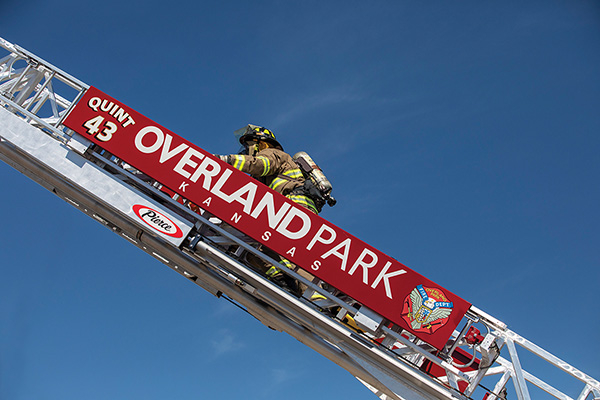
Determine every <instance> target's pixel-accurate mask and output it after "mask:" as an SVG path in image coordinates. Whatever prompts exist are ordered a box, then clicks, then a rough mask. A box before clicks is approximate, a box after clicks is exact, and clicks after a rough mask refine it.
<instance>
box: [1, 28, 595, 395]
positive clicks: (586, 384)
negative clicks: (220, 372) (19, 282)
mask: <svg viewBox="0 0 600 400" xmlns="http://www.w3.org/2000/svg"><path fill="white" fill-rule="evenodd" d="M0 51H2V52H1V53H0V158H1V159H2V160H3V161H4V162H5V163H7V164H8V165H10V166H12V167H13V168H15V169H16V170H18V171H20V172H21V173H23V174H24V175H26V176H28V177H29V178H31V179H32V180H34V181H35V182H37V183H39V184H40V185H42V186H43V187H45V188H46V189H48V190H49V191H51V192H53V193H54V194H56V195H57V196H59V197H60V198H61V199H63V200H65V201H66V202H67V203H68V204H71V205H72V206H74V207H76V208H77V209H79V210H80V211H82V212H83V213H85V214H87V215H88V216H89V217H91V218H93V219H95V220H96V221H98V222H99V223H101V224H102V225H104V226H106V227H107V228H108V229H110V230H112V231H113V232H114V233H115V234H117V235H119V236H121V237H122V238H124V239H125V240H127V241H128V242H129V243H131V244H133V245H135V246H136V247H138V248H139V249H141V250H143V251H145V252H146V253H148V254H149V255H151V256H152V257H154V258H155V259H157V260H158V261H160V262H161V263H163V264H164V265H166V266H168V267H169V268H171V269H172V270H174V271H176V272H177V273H179V274H181V275H182V276H183V277H185V278H186V279H188V280H189V281H191V282H193V283H195V284H196V285H198V286H200V287H201V288H203V289H205V290H206V291H208V292H209V293H211V294H213V295H214V296H217V297H220V298H223V299H226V300H228V301H231V302H233V303H235V304H237V305H239V306H240V307H241V308H243V309H244V310H246V311H247V312H248V313H250V314H251V315H253V316H254V317H255V318H256V319H258V320H259V321H260V322H261V323H263V324H264V325H266V326H268V327H269V328H272V329H275V330H277V331H281V332H286V333H287V334H289V335H290V336H292V337H294V338H296V339H297V340H299V341H300V342H302V343H304V344H305V345H307V346H308V347H310V348H312V349H314V350H315V351H317V352H319V353H320V354H322V355H323V356H325V357H327V358H328V359H330V360H331V361H333V362H334V363H336V364H338V365H339V366H341V367H342V368H344V369H346V370H347V371H348V372H350V373H351V374H352V375H353V376H355V377H356V378H357V379H358V380H359V381H361V382H362V383H363V384H364V385H365V386H367V387H368V388H369V389H370V390H371V391H372V392H373V393H374V394H375V395H376V396H378V397H379V398H381V399H383V400H385V399H401V400H433V399H440V400H441V399H448V400H450V399H461V400H462V399H486V400H494V399H506V397H507V392H508V389H510V387H509V386H507V385H508V383H509V381H511V382H512V392H514V393H515V394H516V398H518V399H520V400H527V399H531V398H532V393H536V394H535V398H538V395H537V393H543V394H544V396H546V397H545V398H556V399H573V400H575V399H577V400H584V399H588V400H589V399H594V400H600V383H599V382H598V381H597V380H595V379H593V378H592V377H590V376H588V375H587V374H585V373H583V372H582V371H580V370H578V369H576V368H575V367H573V366H571V365H569V364H568V363H566V362H565V361H563V360H561V359H559V358H558V357H556V356H554V355H552V354H551V353H549V352H548V351H546V350H544V349H542V348H540V347H539V346H537V345H535V344H534V343H532V342H531V341H529V340H527V339H525V338H524V337H522V336H520V335H518V334H517V333H515V332H513V331H511V330H510V329H508V327H507V325H506V324H505V323H503V322H501V321H499V320H498V319H496V318H494V317H492V316H491V315H488V314H487V313H485V312H484V311H482V310H480V309H478V308H477V307H475V306H473V305H472V304H470V303H468V302H467V301H465V300H463V299H462V298H460V297H459V296H456V295H455V294H453V293H451V292H450V291H448V290H446V289H444V288H443V287H441V286H439V285H438V284H436V283H434V282H432V281H430V280H428V279H427V278H425V277H423V276H421V275H420V274H418V273H417V272H415V271H413V270H411V269H410V268H408V267H406V266H404V265H402V264H400V263H399V262H397V261H396V260H394V259H392V258H391V257H389V256H386V255H385V254H383V253H381V252H379V251H378V250H377V249H374V248H372V247H371V246H369V245H367V244H365V243H363V242H361V241H360V240H358V239H356V238H355V237H353V236H351V235H349V234H348V233H346V232H344V231H343V230H341V229H339V228H338V227H336V226H334V225H333V224H330V223H329V222H327V221H326V220H324V219H322V218H321V217H319V216H316V215H311V213H307V212H305V211H306V210H304V209H302V208H301V207H298V206H297V205H295V204H294V203H292V202H291V201H289V200H288V199H286V198H284V197H283V196H281V195H279V194H277V193H275V192H273V191H271V190H270V189H268V188H266V187H265V186H264V185H261V184H258V183H256V181H254V180H253V179H252V178H250V177H249V176H247V175H246V174H243V173H242V172H240V171H237V170H235V169H233V168H232V167H230V166H228V165H226V164H225V163H223V162H221V161H220V160H218V159H217V158H216V157H214V156H212V155H211V154H210V153H208V152H206V151H204V150H203V149H201V148H199V147H197V146H195V145H194V144H192V143H190V142H188V141H186V140H185V139H183V138H181V137H179V136H177V135H176V134H174V133H173V132H170V131H169V130H168V129H166V128H164V127H161V126H160V125H158V124H156V123H154V122H153V121H151V120H149V119H148V118H146V117H145V116H143V115H141V114H139V113H137V112H136V111H135V110H133V109H131V108H129V107H127V106H126V105H124V104H122V103H120V102H119V101H117V100H115V99H113V98H111V97H110V96H108V95H107V94H105V93H103V92H101V91H100V90H99V89H97V88H95V87H92V86H89V85H87V84H85V83H84V82H81V81H79V80H78V79H76V78H74V77H72V76H70V75H69V74H67V73H66V72H64V71H62V70H60V69H59V68H57V67H55V66H53V65H52V64H50V63H48V62H46V61H44V60H42V59H41V58H39V57H37V56H35V55H34V54H32V53H30V52H29V51H27V50H25V49H23V48H21V47H19V46H18V45H15V44H12V43H10V42H8V41H6V40H4V39H2V38H0ZM261 246H262V247H268V248H270V249H271V250H273V251H275V252H276V253H277V254H280V255H281V256H282V257H285V258H286V259H289V260H290V261H292V262H293V264H294V266H295V268H292V269H286V268H282V272H283V273H284V274H286V275H288V276H289V277H290V278H291V279H293V280H295V281H296V282H299V283H301V284H302V285H301V286H302V287H303V288H306V289H305V290H304V291H303V293H297V292H290V291H288V290H286V289H285V288H282V287H280V286H278V285H276V284H275V283H274V282H272V281H270V280H268V279H267V278H266V277H265V276H264V275H262V274H261V273H259V272H257V270H256V269H255V268H254V267H253V265H252V263H250V262H249V261H248V260H249V258H248V255H253V256H254V257H255V258H260V259H262V260H264V261H265V262H266V263H269V264H271V265H278V261H279V260H275V259H273V258H272V257H270V256H268V255H267V254H269V253H267V254H265V252H263V251H261ZM303 272H304V273H303ZM305 272H308V273H310V274H309V275H307V274H306V273H305ZM307 276H308V278H307ZM524 350H527V352H524ZM532 357H533V358H536V359H538V360H541V362H543V363H544V366H545V367H548V368H553V369H555V370H556V371H558V372H560V373H561V374H563V375H564V376H565V377H570V379H572V380H574V381H575V382H577V385H578V387H579V388H578V389H577V390H578V393H576V394H573V395H567V394H565V393H563V392H562V391H561V390H559V389H558V388H556V387H555V385H553V384H552V382H546V381H544V380H543V379H541V378H540V377H538V376H536V374H535V372H534V371H532V370H528V369H525V368H524V366H523V365H522V364H524V363H525V361H528V360H529V359H530V358H532ZM534 387H535V389H532V388H534ZM533 390H536V392H533ZM512 392H511V394H512Z"/></svg>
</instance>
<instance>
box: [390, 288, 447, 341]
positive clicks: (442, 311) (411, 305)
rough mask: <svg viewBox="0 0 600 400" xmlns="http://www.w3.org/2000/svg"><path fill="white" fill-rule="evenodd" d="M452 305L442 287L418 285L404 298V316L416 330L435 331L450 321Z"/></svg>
mask: <svg viewBox="0 0 600 400" xmlns="http://www.w3.org/2000/svg"><path fill="white" fill-rule="evenodd" d="M452 307H453V304H452V302H451V301H448V298H447V297H446V295H445V294H444V292H443V291H441V290H440V289H437V288H428V287H424V286H423V285H418V286H417V287H416V288H414V289H413V290H412V292H410V294H409V295H408V296H406V298H405V299H404V306H403V308H402V318H403V319H404V320H405V321H406V322H407V323H408V324H409V325H410V327H411V329H412V330H413V331H415V332H426V333H434V332H435V331H437V330H438V329H440V328H441V327H442V326H444V325H445V324H446V322H448V318H449V317H450V314H451V313H452Z"/></svg>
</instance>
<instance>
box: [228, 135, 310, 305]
mask: <svg viewBox="0 0 600 400" xmlns="http://www.w3.org/2000/svg"><path fill="white" fill-rule="evenodd" d="M235 134H236V137H238V138H239V142H240V144H241V145H242V150H241V151H240V153H239V154H229V155H217V157H219V158H220V159H221V160H223V161H225V162H226V163H228V164H230V165H232V166H233V167H234V168H236V169H239V170H240V171H242V172H246V173H247V174H249V175H251V176H252V177H254V178H255V179H257V180H258V181H260V182H262V183H264V184H265V185H267V186H268V187H270V188H271V189H273V190H275V191H276V192H278V193H281V194H282V195H284V196H286V197H287V198H289V199H290V200H292V201H293V202H295V203H297V204H298V205H300V206H302V207H304V208H306V209H308V210H310V211H311V212H313V213H315V214H318V209H317V206H316V205H315V202H314V200H313V199H312V198H311V197H309V196H307V195H306V194H305V191H304V190H303V186H304V181H305V178H304V175H303V174H302V171H301V170H300V169H299V168H298V166H297V165H296V163H295V161H294V160H293V159H292V157H291V156H290V155H289V154H287V153H286V152H284V151H283V147H282V146H281V144H280V143H279V142H278V141H277V139H276V138H275V135H274V134H273V132H271V131H270V130H269V129H266V128H263V127H260V126H256V125H248V126H246V127H245V128H242V129H240V130H238V131H236V132H235ZM262 251H263V252H264V253H265V254H267V255H268V256H270V257H271V258H274V259H275V260H279V263H280V264H281V265H284V266H285V267H287V268H293V267H294V265H293V264H292V263H291V262H290V261H289V260H287V259H286V258H284V257H281V256H279V255H278V254H276V253H275V252H273V251H272V250H270V249H266V248H263V249H262ZM247 259H248V261H249V262H250V263H251V264H252V265H253V266H255V267H258V268H259V269H260V270H261V271H262V272H263V273H265V274H266V275H267V276H268V277H269V279H271V280H272V281H274V282H276V283H278V284H279V285H281V286H284V287H288V288H289V289H291V290H292V291H293V292H296V293H297V294H299V293H301V292H303V291H304V289H305V287H304V285H300V287H299V286H298V284H297V282H295V281H294V280H292V279H290V278H289V277H288V276H287V275H285V274H283V273H282V272H281V270H280V269H279V268H278V267H276V266H272V265H269V264H267V263H265V262H264V261H262V260H261V259H259V258H258V257H256V256H254V255H253V254H248V255H247ZM298 273H299V274H301V275H302V276H303V277H305V278H307V279H308V280H312V279H313V276H312V275H310V274H309V273H308V272H306V271H304V270H302V269H300V270H298Z"/></svg>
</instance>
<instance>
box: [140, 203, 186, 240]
mask: <svg viewBox="0 0 600 400" xmlns="http://www.w3.org/2000/svg"><path fill="white" fill-rule="evenodd" d="M132 208H133V212H135V215H137V216H138V217H139V218H140V219H141V220H142V221H144V222H145V223H146V224H147V225H148V226H150V227H152V228H153V229H154V230H156V231H158V232H160V233H162V234H163V235H167V236H171V237H174V238H180V237H182V236H183V232H182V230H181V229H180V228H179V227H178V226H177V224H175V223H174V222H173V221H171V220H170V219H169V218H168V217H166V216H165V215H164V214H162V213H160V212H158V211H156V210H155V209H153V208H150V207H148V206H144V205H141V204H136V205H134V206H133V207H132Z"/></svg>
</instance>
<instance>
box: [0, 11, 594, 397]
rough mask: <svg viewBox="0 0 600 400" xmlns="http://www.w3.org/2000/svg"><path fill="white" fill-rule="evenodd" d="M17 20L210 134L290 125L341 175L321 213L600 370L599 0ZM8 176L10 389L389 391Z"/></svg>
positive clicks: (96, 72)
mask: <svg viewBox="0 0 600 400" xmlns="http://www.w3.org/2000/svg"><path fill="white" fill-rule="evenodd" d="M0 15H1V17H0V18H1V20H2V24H1V25H0V36H1V37H3V38H5V39H7V40H8V41H10V42H13V43H16V44H19V45H20V46H22V47H24V48H26V49H28V50H30V51H32V52H33V53H35V54H37V55H38V56H40V57H42V58H44V59H46V60H47V61H49V62H51V63H53V64H54V65H56V66H58V67H59V68H61V69H63V70H65V71H66V72H68V73H70V74H72V75H73V76H75V77H77V78H79V79H80V80H82V81H84V82H86V83H88V84H90V85H93V86H96V87H98V88H99V89H100V90H102V91H104V92H106V93H108V94H109V95H111V96H113V97H115V98H116V99H118V100H120V101H122V102H123V103H125V104H127V105H128V106H130V107H132V108H134V109H136V110H137V111H139V112H141V113H142V114H144V115H146V116H148V117H149V118H151V119H153V120H154V121H156V122H158V123H160V124H161V125H163V126H165V127H167V128H168V129H170V130H172V131H174V132H176V133H177V134H179V135H180V136H183V137H185V138H186V139H188V140H190V141H192V142H194V143H196V144H197V145H199V146H200V147H202V148H204V149H206V150H208V151H211V152H213V153H221V154H223V153H228V152H234V151H236V150H237V145H236V143H235V142H234V138H233V135H232V132H233V131H234V130H235V129H238V128H240V127H242V126H244V125H246V124H247V123H253V124H259V125H264V126H267V127H269V128H271V129H272V130H273V131H274V132H275V134H276V135H277V136H278V138H279V139H280V141H281V142H282V144H283V145H284V147H285V148H286V150H288V151H289V152H291V153H295V152H297V151H300V150H305V151H307V152H309V153H310V154H311V155H312V156H313V158H315V160H316V161H317V162H318V163H319V164H320V166H321V167H322V168H323V169H324V170H325V172H326V174H327V176H328V177H329V178H330V180H331V181H332V183H333V185H334V195H335V196H336V198H337V199H338V205H336V206H335V207H334V208H327V209H325V210H324V212H323V213H322V214H321V215H322V216H323V217H324V218H326V219H328V220H330V221H332V222H333V223H335V224H337V225H338V226H340V227H342V228H343V229H345V230H347V231H348V232H350V233H352V234H353V235H355V236H357V237H359V238H361V239H363V240H365V241H366V242H367V243H369V244H371V245H373V246H375V247H376V248H378V249H379V250H381V251H383V252H385V253H387V254H389V255H391V256H393V257H394V258H396V259H398V260H399V261H400V262H402V263H404V264H406V265H408V266H409V267H411V268H412V269H414V270H416V271H417V272H420V273H421V274H423V275H425V276H427V277H428V278H430V279H432V280H433V281H435V282H437V283H439V284H440V285H442V286H443V287H445V288H447V289H449V290H451V291H453V292H455V293H457V294H458V295H460V296H462V297H463V298H465V299H467V300H468V301H470V302H472V303H473V304H474V305H476V306H477V307H479V308H480V309H482V310H484V311H486V312H488V313H490V314H492V315H493V316H495V317H496V318H498V319H500V320H502V321H504V322H505V323H507V324H508V325H509V327H510V328H511V329H513V330H514V331H516V332H517V333H519V334H521V335H522V336H524V337H526V338H528V339H530V340H532V341H533V342H534V343H536V344H538V345H540V346H541V347H543V348H545V349H547V350H548V351H550V352H552V353H554V354H555V355H557V356H558V357H560V358H562V359H564V360H565V361H567V362H569V363H570V364H572V365H573V366H575V367H577V368H579V369H581V370H583V371H584V372H586V373H588V374H589V375H591V376H593V377H595V378H596V379H599V378H600V367H599V366H598V356H597V355H598V354H600V345H599V343H600V334H599V333H598V332H600V315H599V314H600V313H599V311H598V307H597V306H596V302H597V301H598V296H597V292H598V286H599V284H600V257H599V250H598V249H599V245H598V244H599V239H600V235H599V232H600V231H599V222H600V221H599V211H598V204H599V203H600V191H599V189H598V181H599V172H600V162H599V160H598V154H599V151H600V139H599V136H598V132H599V131H600V112H598V109H599V106H600V78H598V65H600V51H599V50H600V5H599V4H598V3H597V2H595V1H552V2H548V1H528V2H517V1H502V2H483V3H482V2H476V1H467V2H444V1H431V2H426V4H424V3H423V2H405V1H387V2H384V1H372V2H358V1H343V2H342V1H326V2H323V1H320V2H317V1H302V2H292V1H285V2H284V1H254V2H243V1H221V2H205V1H195V2H171V3H168V2H162V1H161V2H159V1H146V2H144V6H142V5H141V3H139V2H131V1H127V0H126V1H119V2H117V1H114V0H107V1H103V2H94V3H93V5H88V4H87V3H82V2H75V1H68V0H57V1H53V2H42V1H29V2H9V1H4V2H2V3H0ZM0 174H1V175H0V176H1V177H2V182H3V187H4V188H5V191H4V195H3V196H2V197H0V213H1V214H0V215H1V218H2V225H3V226H4V227H5V229H2V230H0V253H1V254H2V257H1V259H0V260H1V267H0V398H2V399H11V400H21V399H34V398H35V399H41V398H43V399H81V398H85V399H90V400H95V399H144V400H152V399H198V398H214V397H216V396H218V397H219V398H225V399H233V398H240V397H243V398H248V399H275V398H280V397H281V396H285V397H286V398H288V399H306V398H327V397H331V396H336V397H343V398H346V399H348V400H350V399H365V398H375V397H374V396H372V395H370V393H369V392H368V391H367V389H365V388H364V387H363V386H362V385H361V384H360V383H359V382H358V381H356V380H355V379H354V378H353V377H352V376H351V375H350V374H348V373H347V372H345V371H344V370H343V369H341V368H340V367H338V366H336V365H334V364H333V363H332V362H330V361H328V360H327V359H325V358H323V357H322V356H320V355H318V354H317V353H315V352H313V351H312V350H310V349H309V348H307V347H305V346H303V345H302V344H300V343H299V342H297V341H296V340H295V339H293V338H291V337H289V336H287V335H285V334H281V333H276V332H273V331H271V330H269V329H268V328H266V327H264V326H263V325H261V324H260V323H258V322H257V321H256V320H254V319H253V318H252V317H250V316H248V315H247V314H245V313H243V312H242V311H240V310H239V309H237V308H235V307H233V306H232V305H230V304H229V303H227V302H225V301H223V300H219V299H216V298H214V297H212V296H211V295H210V294H208V293H207V292H204V291H203V290H202V289H200V288H198V287H196V286H195V285H193V284H190V283H189V282H187V281H186V280H185V279H183V278H182V277H180V276H179V275H177V274H176V273H174V272H172V271H171V270H170V269H168V268H167V267H165V266H163V265H162V264H160V263H158V262H157V261H155V260H154V259H152V258H150V257H149V256H147V255H146V254H145V253H143V252H141V251H139V250H137V249H136V248H135V247H133V246H131V245H129V244H128V243H126V242H125V241H124V240H122V239H120V238H119V237H117V236H116V235H114V234H112V233H111V232H109V231H108V230H107V229H105V228H103V227H102V226H100V225H99V224H98V223H96V222H95V221H93V220H91V219H89V218H88V217H86V216H85V215H83V214H82V213H79V212H78V211H77V210H75V209H74V208H72V207H70V206H69V205H67V204H66V203H64V202H63V201H62V200H60V199H58V198H56V197H54V196H53V195H52V194H51V193H50V192H48V191H46V190H45V189H43V188H42V187H40V186H38V185H37V184H35V183H33V182H31V181H30V180H29V179H27V178H26V177H24V176H23V175H21V174H19V173H17V172H16V171H15V170H13V169H11V168H10V167H8V166H7V165H5V164H1V165H0ZM525 367H527V365H525ZM534 372H535V371H534ZM566 386H567V387H566V388H565V390H568V389H569V386H568V384H566ZM577 387H579V386H577ZM571 394H572V395H573V393H572V392H571ZM575 396H576V395H575Z"/></svg>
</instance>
